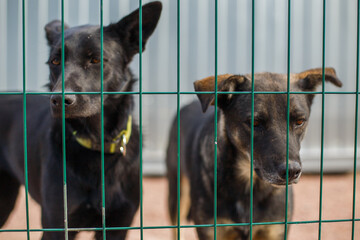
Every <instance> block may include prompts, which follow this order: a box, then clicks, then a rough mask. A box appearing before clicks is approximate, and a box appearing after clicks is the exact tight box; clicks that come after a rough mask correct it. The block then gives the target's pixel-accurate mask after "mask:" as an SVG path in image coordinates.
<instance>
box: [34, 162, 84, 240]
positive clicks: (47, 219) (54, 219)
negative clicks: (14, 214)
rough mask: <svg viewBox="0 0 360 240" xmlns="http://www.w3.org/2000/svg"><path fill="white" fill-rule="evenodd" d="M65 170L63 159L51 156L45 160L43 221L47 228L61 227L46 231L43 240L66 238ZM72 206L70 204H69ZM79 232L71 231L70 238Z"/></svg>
mask: <svg viewBox="0 0 360 240" xmlns="http://www.w3.org/2000/svg"><path fill="white" fill-rule="evenodd" d="M63 191H64V190H63V171H62V165H61V160H59V159H58V158H56V157H54V156H49V157H48V158H47V159H46V160H45V162H44V168H43V171H42V176H41V198H42V199H41V207H42V208H41V222H42V226H43V228H45V229H49V228H51V229H54V228H57V229H61V230H57V231H45V232H44V234H43V237H42V239H43V240H60V239H61V240H62V239H65V233H64V230H62V229H64V227H65V224H64V194H63ZM69 207H70V206H69ZM76 234H77V232H69V233H68V236H69V239H74V238H75V236H76Z"/></svg>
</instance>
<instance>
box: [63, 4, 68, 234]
mask: <svg viewBox="0 0 360 240" xmlns="http://www.w3.org/2000/svg"><path fill="white" fill-rule="evenodd" d="M64 12H65V8H64V0H61V112H62V115H61V121H62V124H61V126H62V154H63V183H64V188H63V191H64V228H65V240H68V239H69V231H68V208H67V183H66V182H67V181H66V141H65V134H66V133H65V36H64V31H65V23H64V22H65V19H64V15H65V14H64Z"/></svg>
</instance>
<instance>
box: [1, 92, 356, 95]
mask: <svg viewBox="0 0 360 240" xmlns="http://www.w3.org/2000/svg"><path fill="white" fill-rule="evenodd" d="M288 93H290V94H319V95H321V94H323V92H292V91H290V92H287V91H279V92H271V91H269V92H264V91H258V92H257V91H255V92H254V94H288ZM22 94H23V93H22V92H0V95H22ZM64 94H65V95H82V94H83V95H92V94H98V95H100V94H101V92H64ZM103 94H104V95H114V94H125V95H126V94H129V95H130V94H134V95H138V94H140V92H103ZM141 94H142V95H144V94H145V95H158V94H164V95H166V94H168V95H172V94H173V95H177V94H178V92H172V91H171V92H141ZM180 94H183V95H185V94H215V92H191V91H189V92H180ZM217 94H251V91H244V92H217ZM324 94H330V95H331V94H333V95H334V94H341V95H345V94H347V95H356V94H360V91H358V92H331V91H329V92H324ZM26 95H62V93H61V92H26Z"/></svg>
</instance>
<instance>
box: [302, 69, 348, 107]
mask: <svg viewBox="0 0 360 240" xmlns="http://www.w3.org/2000/svg"><path fill="white" fill-rule="evenodd" d="M322 73H323V71H322V68H315V69H310V70H307V71H304V72H301V73H298V74H296V78H297V85H298V87H299V88H300V89H301V90H302V91H305V92H312V91H315V90H316V88H317V87H318V86H319V85H320V84H322V78H323V75H322ZM324 75H325V81H326V82H331V83H332V84H334V85H335V86H337V87H341V86H342V82H341V81H340V80H339V79H338V77H337V76H336V72H335V69H334V68H325V69H324ZM313 98H314V94H308V99H309V103H310V104H311V103H312V100H313Z"/></svg>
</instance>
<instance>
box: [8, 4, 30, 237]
mask: <svg viewBox="0 0 360 240" xmlns="http://www.w3.org/2000/svg"><path fill="white" fill-rule="evenodd" d="M25 8H26V6H25V0H22V47H23V59H22V61H23V63H22V64H23V92H22V95H23V126H24V178H25V204H26V235H27V239H28V240H30V227H29V181H28V161H27V160H28V157H27V124H26V29H25V24H26V18H25V17H26V16H25ZM3 194H4V193H3Z"/></svg>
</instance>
